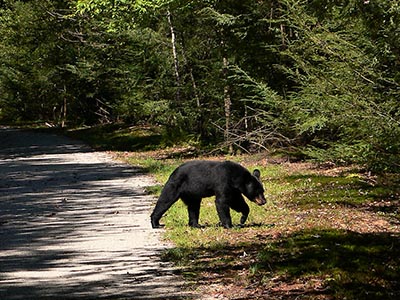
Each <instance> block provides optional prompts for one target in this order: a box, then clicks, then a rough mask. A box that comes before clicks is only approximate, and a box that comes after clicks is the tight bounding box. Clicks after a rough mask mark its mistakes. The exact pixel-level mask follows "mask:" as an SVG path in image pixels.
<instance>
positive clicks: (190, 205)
mask: <svg viewBox="0 0 400 300" xmlns="http://www.w3.org/2000/svg"><path fill="white" fill-rule="evenodd" d="M182 200H183V202H184V203H185V204H186V205H187V209H188V215H189V226H190V227H194V228H201V226H200V225H199V217H200V203H201V198H196V197H190V198H189V197H182Z"/></svg>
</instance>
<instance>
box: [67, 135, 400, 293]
mask: <svg viewBox="0 0 400 300" xmlns="http://www.w3.org/2000/svg"><path fill="white" fill-rule="evenodd" d="M115 132H116V134H111V133H110V134H109V133H107V132H106V133H103V132H99V133H96V134H95V135H94V137H93V131H90V130H89V131H84V132H80V133H78V134H77V133H76V132H75V133H74V135H73V136H74V137H75V138H80V137H79V135H80V134H82V133H83V135H84V139H86V140H87V139H88V138H89V137H90V138H94V142H95V144H98V145H101V146H100V147H99V148H101V149H106V150H120V152H117V153H116V155H117V156H118V157H119V158H120V159H124V160H126V161H128V162H130V163H131V164H133V165H139V166H141V167H142V168H144V169H145V170H147V171H148V172H149V173H151V174H153V175H154V176H155V178H156V179H157V181H158V182H159V185H157V186H155V187H153V188H152V189H151V191H152V192H153V193H155V194H158V193H159V192H160V191H161V188H162V185H163V184H164V183H165V182H166V180H167V178H168V176H169V174H170V173H171V172H172V170H173V169H174V168H175V167H176V166H177V165H179V164H180V163H182V162H183V160H184V157H185V156H186V154H188V153H190V152H192V151H193V149H192V148H191V147H187V146H185V147H181V148H173V149H164V150H159V146H160V143H159V144H158V145H156V144H157V142H156V140H151V139H148V138H147V135H152V133H151V131H146V132H140V131H136V132H135V131H134V130H132V129H126V128H123V129H120V130H117V131H115ZM137 138H139V139H137ZM159 138H160V137H159ZM137 140H139V141H141V143H136V144H135V143H134V141H137ZM158 141H159V142H160V141H161V140H158ZM92 145H93V142H92ZM117 145H120V146H118V147H117ZM134 145H137V146H134ZM144 149H145V150H146V151H143V150H144ZM135 151H136V152H135ZM171 157H178V158H171ZM179 157H180V158H179ZM226 158H228V159H231V160H235V161H238V162H240V163H241V164H243V165H244V166H246V167H247V168H249V169H253V168H255V167H257V168H259V169H261V173H262V179H263V183H264V185H265V189H266V198H267V199H268V200H269V202H268V203H267V204H266V205H265V206H264V207H258V206H256V205H253V203H249V205H250V210H251V212H250V216H249V220H248V223H247V226H246V227H245V228H242V229H232V230H225V229H223V228H220V227H218V226H216V224H217V223H218V219H217V214H216V211H215V206H214V203H213V199H205V200H204V201H203V203H202V208H201V216H200V222H201V223H202V224H203V225H205V227H204V228H203V229H191V228H189V227H188V226H187V212H186V208H185V207H184V205H183V204H182V203H181V202H178V203H176V204H175V205H174V206H173V207H172V208H171V209H170V210H169V211H168V213H167V214H166V216H165V217H164V218H163V219H162V221H163V222H164V223H165V224H166V238H167V239H170V240H172V241H173V242H174V244H175V247H174V248H173V249H171V250H169V251H168V252H166V253H165V254H164V258H165V259H166V260H170V261H173V262H174V263H175V264H176V265H177V266H178V267H179V270H180V273H181V274H183V275H184V276H185V277H186V278H187V279H188V280H189V281H191V282H193V288H196V289H197V290H198V291H199V292H200V293H201V294H202V295H204V297H205V298H207V297H208V299H398V298H399V297H400V256H399V255H398V251H399V250H398V249H399V246H400V214H399V204H400V176H399V175H391V174H386V175H385V176H372V175H371V174H368V173H363V172H362V170H359V169H357V168H336V167H335V166H330V167H326V168H320V167H318V166H316V165H313V164H309V163H287V162H284V161H279V160H278V161H276V162H271V160H270V159H269V158H268V157H267V156H265V155H262V154H261V155H257V156H241V157H213V158H208V159H226ZM238 220H239V216H238V215H237V214H233V221H234V223H238V222H239V221H238Z"/></svg>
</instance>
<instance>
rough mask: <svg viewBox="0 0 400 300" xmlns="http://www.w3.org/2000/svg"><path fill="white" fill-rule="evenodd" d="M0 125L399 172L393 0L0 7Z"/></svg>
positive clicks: (398, 31)
mask: <svg viewBox="0 0 400 300" xmlns="http://www.w3.org/2000/svg"><path fill="white" fill-rule="evenodd" d="M0 35H1V39H0V122H1V123H8V124H10V123H23V122H48V123H49V124H54V125H55V126H59V127H66V126H68V127H74V126H82V125H96V124H110V123H119V124H129V125H146V126H149V125H150V126H160V127H163V128H165V130H166V131H167V132H168V134H169V135H170V136H171V137H172V136H175V137H176V136H179V137H185V138H187V139H192V140H196V141H198V142H199V143H204V144H210V143H211V144H218V143H221V142H222V143H224V144H225V145H226V147H227V149H230V150H231V151H232V150H235V149H241V150H242V151H257V150H263V149H273V148H276V147H286V148H291V149H296V151H300V152H301V153H302V154H303V155H305V156H307V157H311V158H315V159H319V160H324V161H326V160H329V161H333V162H335V163H345V164H349V163H357V164H362V165H365V166H366V167H367V168H368V169H371V170H375V171H399V170H400V158H399V157H400V155H399V154H400V153H399V152H400V126H399V125H400V98H399V96H400V2H398V1H392V0H308V1H305V0H265V1H262V0H260V1H254V0H240V1H233V0H221V1H216V0H208V1H197V0H196V1H183V0H151V1H150V0H148V1H144V0H143V1H140V0H138V1H134V0H114V1H106V0H78V1H67V0H51V1H50V0H25V1H10V0H3V1H0Z"/></svg>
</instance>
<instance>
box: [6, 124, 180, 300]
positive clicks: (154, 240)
mask: <svg viewBox="0 0 400 300" xmlns="http://www.w3.org/2000/svg"><path fill="white" fill-rule="evenodd" d="M0 131H2V130H0ZM19 134H21V135H22V136H21V137H20V139H18V138H16V137H15V135H17V136H18V135H19ZM10 135H11V136H12V137H9V136H10ZM4 137H6V138H4ZM35 137H36V139H35ZM0 138H4V141H5V142H4V143H3V148H2V147H1V145H0V174H1V175H0V177H1V178H0V191H1V194H0V236H1V240H0V298H1V299H10V300H14V299H66V298H73V299H80V298H84V299H90V298H93V299H102V298H109V297H112V298H113V299H119V298H127V297H128V298H132V299H178V298H179V297H181V296H182V295H183V293H182V292H181V291H180V290H181V289H182V287H181V285H182V282H181V281H180V279H178V278H177V277H175V275H173V270H172V269H171V268H170V266H169V265H166V264H164V263H163V262H161V261H160V258H159V257H160V252H161V251H162V250H163V249H165V247H166V246H167V245H165V244H162V243H161V242H160V238H159V231H157V230H152V229H151V226H150V222H149V209H150V207H151V205H152V203H153V201H154V199H153V198H152V197H151V196H148V195H146V193H145V188H146V186H149V185H151V184H152V181H151V179H150V178H149V177H148V176H146V175H144V174H142V173H141V172H140V170H139V169H135V168H132V167H129V166H127V165H124V164H119V163H116V162H112V161H111V159H110V158H109V157H108V155H107V154H106V153H97V152H92V151H90V150H89V149H87V148H86V147H84V146H82V145H80V146H79V144H78V146H77V145H75V146H73V145H74V143H73V142H71V141H70V140H68V139H67V142H66V143H65V147H64V148H63V147H62V140H63V138H60V137H54V139H55V141H52V138H51V136H50V137H48V136H47V139H48V140H47V141H44V140H43V139H45V138H46V135H44V134H39V135H38V136H35V135H32V134H31V133H25V132H21V133H20V132H17V131H9V132H4V131H3V132H2V133H1V134H0ZM7 138H8V139H7ZM12 139H14V142H15V140H18V145H17V146H15V147H12V143H13V141H12ZM21 139H22V140H21ZM38 139H39V140H40V143H39V145H38V146H37V147H36V146H35V147H33V148H32V146H31V145H32V144H33V145H36V142H37V141H38ZM7 141H8V142H7ZM29 142H31V143H29ZM32 142H33V143H32ZM52 142H53V143H54V144H55V145H57V146H56V150H54V149H53V148H51V143H52ZM24 143H26V146H25V147H24V146H23V144H24ZM2 149H3V150H2ZM49 149H52V150H49ZM14 151H18V152H14ZM10 152H11V153H10Z"/></svg>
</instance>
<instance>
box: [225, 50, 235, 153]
mask: <svg viewBox="0 0 400 300" xmlns="http://www.w3.org/2000/svg"><path fill="white" fill-rule="evenodd" d="M222 63H223V74H224V80H225V86H224V108H225V132H224V137H225V142H226V143H227V144H229V150H228V151H229V153H233V147H232V144H231V143H229V136H230V127H231V106H232V101H231V94H230V87H229V84H228V64H229V62H228V58H227V57H226V56H225V55H224V57H223V58H222Z"/></svg>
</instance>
